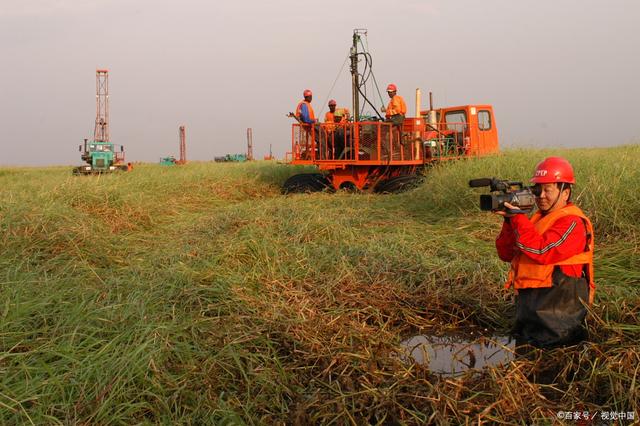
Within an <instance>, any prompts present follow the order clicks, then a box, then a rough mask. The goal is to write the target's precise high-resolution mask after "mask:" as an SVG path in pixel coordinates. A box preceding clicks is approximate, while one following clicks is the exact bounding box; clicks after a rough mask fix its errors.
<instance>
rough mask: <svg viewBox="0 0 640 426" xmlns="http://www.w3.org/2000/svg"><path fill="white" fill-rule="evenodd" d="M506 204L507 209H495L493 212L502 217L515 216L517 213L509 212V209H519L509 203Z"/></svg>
mask: <svg viewBox="0 0 640 426" xmlns="http://www.w3.org/2000/svg"><path fill="white" fill-rule="evenodd" d="M504 206H505V207H506V208H507V209H506V210H494V211H493V213H495V214H497V215H498V216H502V217H513V216H515V215H516V214H517V213H509V210H519V209H518V208H517V207H516V206H513V205H511V204H509V203H504Z"/></svg>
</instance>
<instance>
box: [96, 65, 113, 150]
mask: <svg viewBox="0 0 640 426" xmlns="http://www.w3.org/2000/svg"><path fill="white" fill-rule="evenodd" d="M93 140H94V141H96V142H109V141H110V140H111V138H110V136H109V71H107V70H96V126H95V128H94V130H93Z"/></svg>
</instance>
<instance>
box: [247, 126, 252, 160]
mask: <svg viewBox="0 0 640 426" xmlns="http://www.w3.org/2000/svg"><path fill="white" fill-rule="evenodd" d="M247 160H248V161H251V160H253V130H252V129H251V127H249V128H248V129H247Z"/></svg>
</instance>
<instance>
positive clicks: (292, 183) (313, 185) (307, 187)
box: [282, 173, 332, 194]
mask: <svg viewBox="0 0 640 426" xmlns="http://www.w3.org/2000/svg"><path fill="white" fill-rule="evenodd" d="M331 189H332V186H331V182H329V179H327V177H326V176H325V175H323V174H322V173H302V174H299V175H293V176H291V177H290V178H289V179H287V180H286V181H285V182H284V184H283V185H282V193H283V194H298V193H307V192H320V191H324V190H331Z"/></svg>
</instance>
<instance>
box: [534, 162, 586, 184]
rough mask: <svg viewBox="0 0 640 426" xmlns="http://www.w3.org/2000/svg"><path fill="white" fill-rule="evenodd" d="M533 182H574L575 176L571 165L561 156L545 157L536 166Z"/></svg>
mask: <svg viewBox="0 0 640 426" xmlns="http://www.w3.org/2000/svg"><path fill="white" fill-rule="evenodd" d="M531 182H533V183H540V184H542V183H556V182H557V183H563V182H564V183H569V184H572V185H573V184H575V183H576V178H575V176H574V174H573V167H571V164H569V162H568V161H567V160H565V159H564V158H562V157H547V158H545V159H544V160H542V161H541V162H539V163H538V165H537V166H536V170H535V172H533V177H532V178H531Z"/></svg>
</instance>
